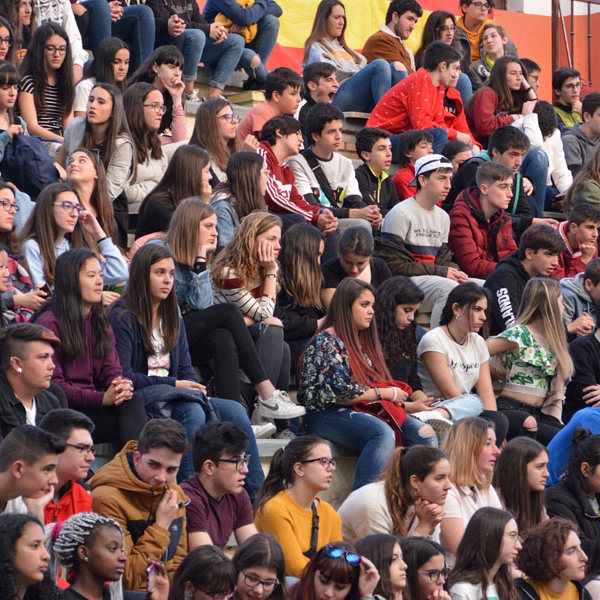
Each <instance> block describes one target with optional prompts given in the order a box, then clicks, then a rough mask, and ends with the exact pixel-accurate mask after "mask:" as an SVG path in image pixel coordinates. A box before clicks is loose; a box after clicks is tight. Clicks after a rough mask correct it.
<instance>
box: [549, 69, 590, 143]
mask: <svg viewBox="0 0 600 600" xmlns="http://www.w3.org/2000/svg"><path fill="white" fill-rule="evenodd" d="M552 90H553V91H554V97H555V101H554V112H556V114H557V115H558V128H559V129H560V132H561V134H562V133H565V132H566V131H568V130H569V129H570V128H571V127H573V126H574V125H576V124H577V123H582V122H583V117H582V114H581V73H580V72H579V71H578V70H577V69H573V68H572V67H558V69H556V71H554V73H552Z"/></svg>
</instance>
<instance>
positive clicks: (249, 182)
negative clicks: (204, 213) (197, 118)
mask: <svg viewBox="0 0 600 600" xmlns="http://www.w3.org/2000/svg"><path fill="white" fill-rule="evenodd" d="M198 110H200V109H198ZM190 143H191V140H190ZM209 152H210V150H209ZM264 164H265V161H264V158H263V157H262V156H261V155H260V154H258V153H256V152H236V153H235V154H232V155H231V157H230V158H229V160H228V162H227V170H226V173H227V181H223V182H221V183H219V184H218V185H217V187H215V189H214V192H213V198H216V196H217V195H218V194H219V192H223V193H225V194H227V195H228V198H227V199H226V200H220V199H219V200H218V202H228V203H229V204H230V205H231V206H232V207H233V209H234V210H235V212H236V213H237V216H238V219H239V220H240V221H241V220H242V219H243V218H244V217H245V216H246V215H249V214H250V213H251V212H252V211H253V210H262V211H266V210H267V206H266V204H265V197H264V196H263V195H262V194H261V193H260V187H259V186H258V181H259V180H260V176H261V175H260V170H261V169H262V167H263V165H264ZM213 204H214V202H213Z"/></svg>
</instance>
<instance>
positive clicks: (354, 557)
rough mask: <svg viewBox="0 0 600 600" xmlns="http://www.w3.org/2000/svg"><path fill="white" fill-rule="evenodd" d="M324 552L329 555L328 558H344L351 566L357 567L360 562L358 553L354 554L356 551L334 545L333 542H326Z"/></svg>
mask: <svg viewBox="0 0 600 600" xmlns="http://www.w3.org/2000/svg"><path fill="white" fill-rule="evenodd" d="M325 554H327V556H329V558H342V557H344V558H345V559H346V562H347V563H348V564H349V565H352V566H353V567H357V566H358V565H359V564H360V554H356V552H348V551H347V550H344V549H343V548H340V547H339V546H334V545H333V544H327V546H325Z"/></svg>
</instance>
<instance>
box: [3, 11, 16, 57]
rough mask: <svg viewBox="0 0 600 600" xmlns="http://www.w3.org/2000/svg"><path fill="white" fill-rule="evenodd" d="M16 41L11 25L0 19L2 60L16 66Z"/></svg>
mask: <svg viewBox="0 0 600 600" xmlns="http://www.w3.org/2000/svg"><path fill="white" fill-rule="evenodd" d="M14 48H15V39H14V36H13V31H12V27H11V26H10V23H9V22H8V21H7V20H6V19H5V18H4V17H0V60H7V61H8V62H9V63H11V64H13V65H16V61H15V49H14Z"/></svg>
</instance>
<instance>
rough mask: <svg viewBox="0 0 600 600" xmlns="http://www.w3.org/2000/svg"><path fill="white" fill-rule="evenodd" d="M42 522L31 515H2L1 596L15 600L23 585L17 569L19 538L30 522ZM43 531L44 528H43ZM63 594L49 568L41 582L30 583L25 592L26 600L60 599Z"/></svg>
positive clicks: (36, 523) (0, 526) (0, 523)
mask: <svg viewBox="0 0 600 600" xmlns="http://www.w3.org/2000/svg"><path fill="white" fill-rule="evenodd" d="M31 523H33V524H35V525H39V527H40V528H41V529H42V527H43V526H42V524H41V523H40V522H39V521H38V520H37V519H36V518H35V517H30V516H29V515H21V514H11V515H0V572H1V573H2V577H0V598H4V599H6V600H15V599H16V598H18V597H19V596H18V592H19V588H20V587H21V583H20V580H21V576H20V575H19V573H18V572H17V570H16V569H15V564H14V555H15V549H16V546H17V543H18V541H19V539H21V537H22V536H23V535H24V533H25V528H26V527H27V526H28V525H29V524H31ZM42 531H43V529H42ZM42 537H43V536H42ZM59 598H62V594H61V593H60V591H59V589H58V588H57V587H56V584H55V583H54V580H53V577H52V574H51V573H50V570H48V571H47V572H46V573H45V574H44V579H43V581H41V582H40V583H36V584H34V585H30V586H29V587H28V588H27V591H26V592H25V596H24V600H59Z"/></svg>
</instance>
